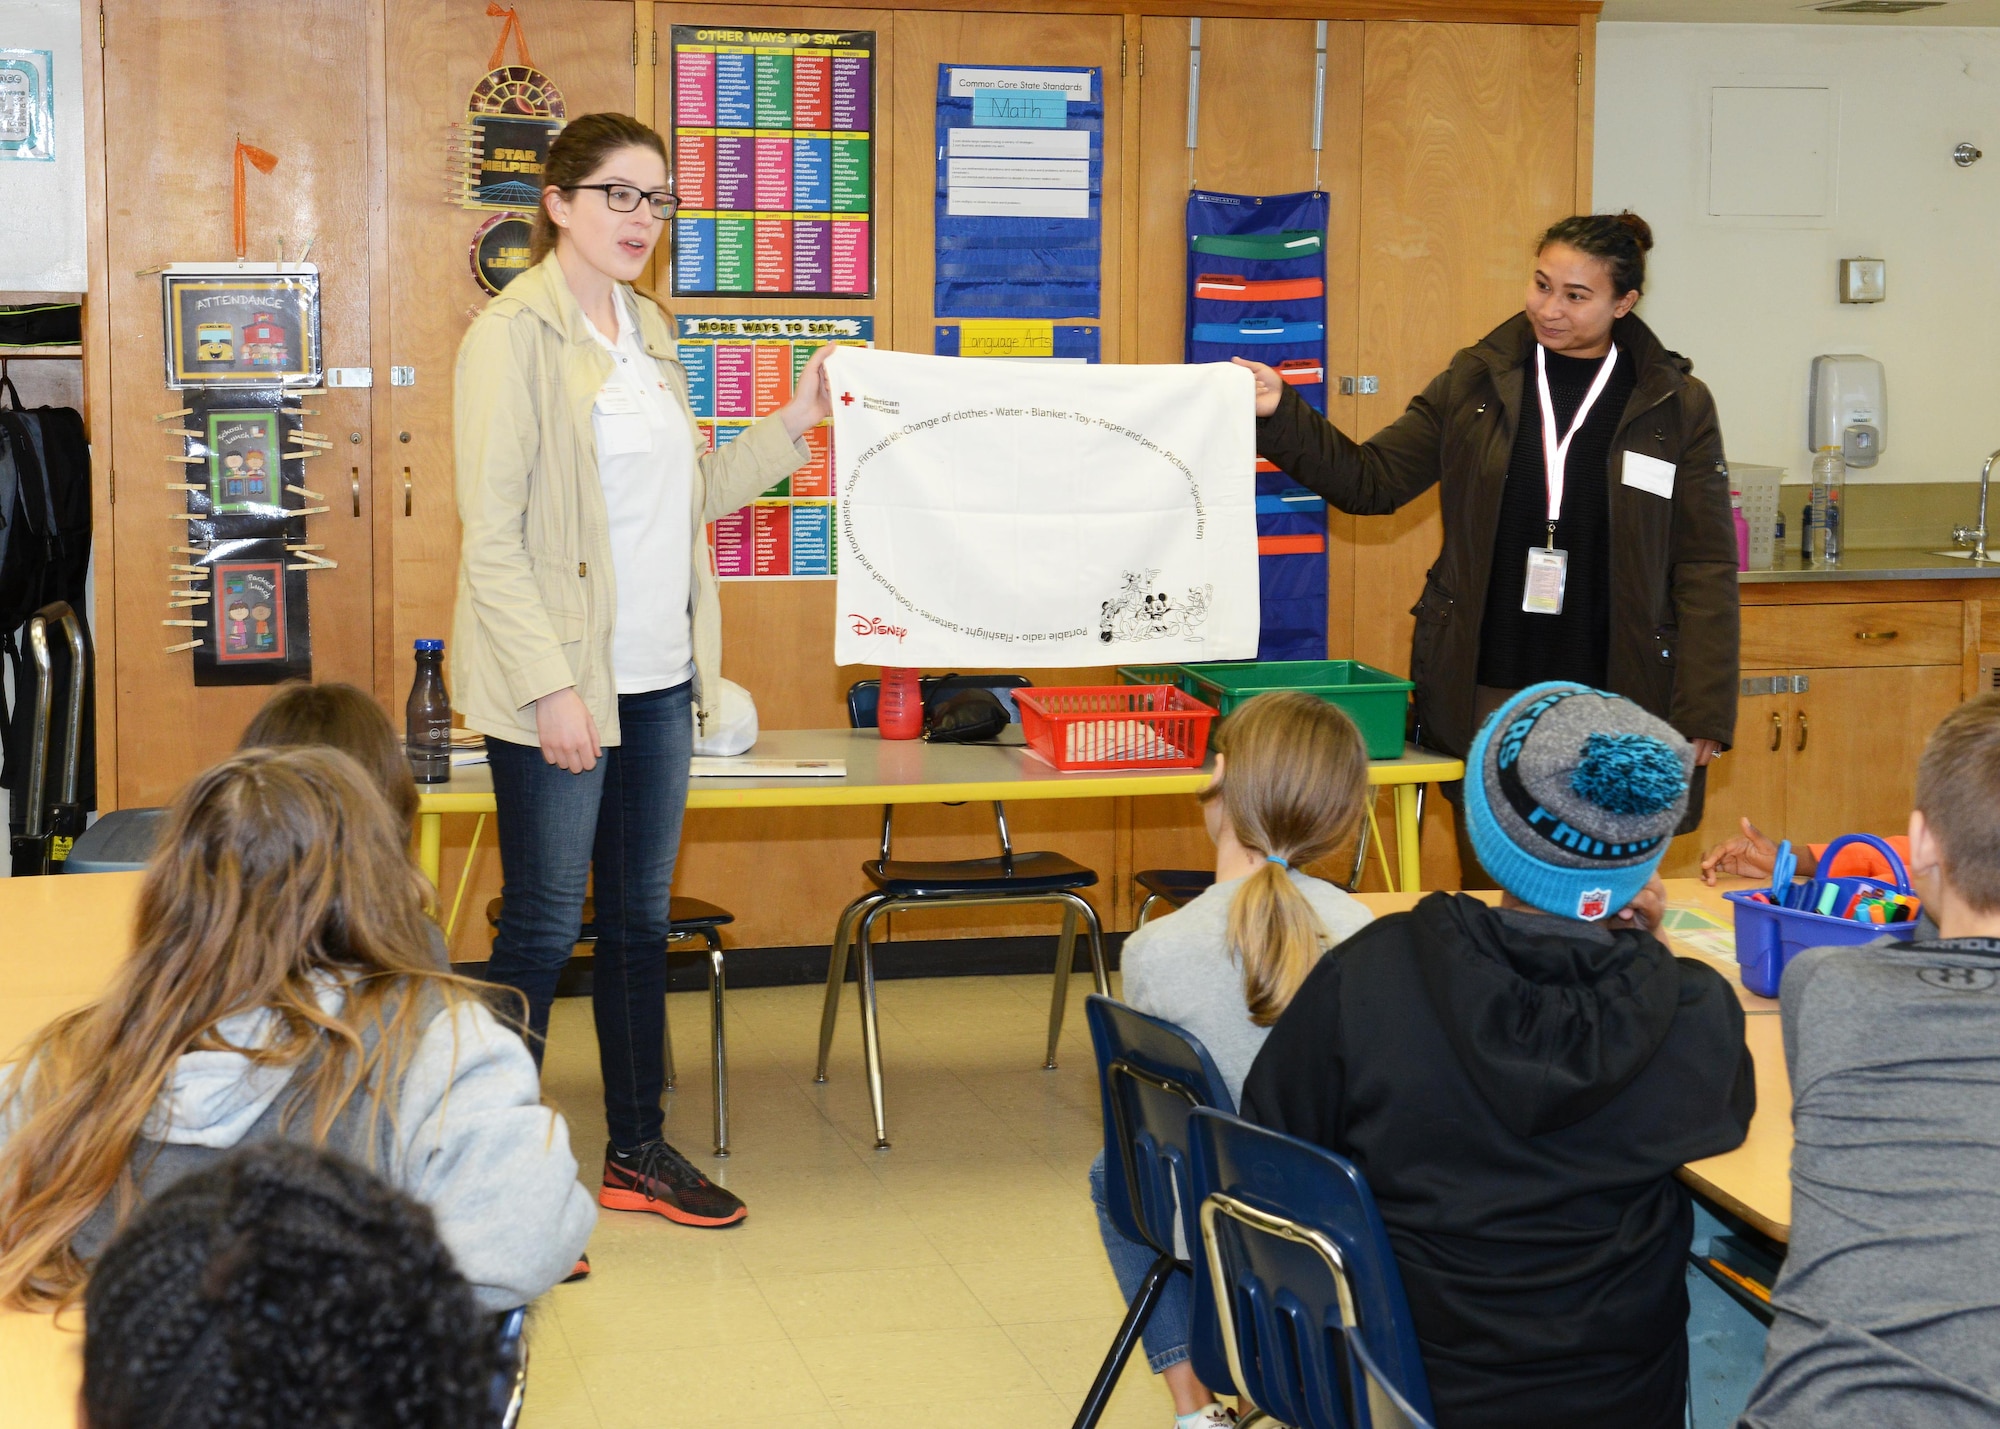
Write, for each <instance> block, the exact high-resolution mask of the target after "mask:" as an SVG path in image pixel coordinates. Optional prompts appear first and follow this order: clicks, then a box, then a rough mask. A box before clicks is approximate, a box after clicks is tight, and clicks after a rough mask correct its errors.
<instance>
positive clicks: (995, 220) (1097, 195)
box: [933, 64, 1104, 318]
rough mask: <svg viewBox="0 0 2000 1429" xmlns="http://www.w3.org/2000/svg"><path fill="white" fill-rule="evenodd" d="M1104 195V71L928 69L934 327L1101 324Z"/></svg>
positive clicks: (1016, 67) (1020, 67)
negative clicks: (1056, 321)
mask: <svg viewBox="0 0 2000 1429" xmlns="http://www.w3.org/2000/svg"><path fill="white" fill-rule="evenodd" d="M1103 192H1104V76H1103V72H1102V71H1100V70H1098V69H1096V68H1087V69H1070V68H1062V67H1057V66H1049V65H1011V66H1007V67H1004V68H1003V67H998V66H977V65H953V64H944V65H939V66H938V97H937V194H936V222H937V275H936V282H937V291H936V298H935V302H934V304H933V308H934V311H935V312H936V314H937V316H938V317H940V318H1066V317H1068V318H1094V317H1097V316H1099V315H1100V314H1099V268H1100V252H1101V248H1102V242H1103V240H1102V228H1103V212H1102V208H1103Z"/></svg>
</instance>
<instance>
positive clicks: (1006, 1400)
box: [522, 975, 1173, 1429]
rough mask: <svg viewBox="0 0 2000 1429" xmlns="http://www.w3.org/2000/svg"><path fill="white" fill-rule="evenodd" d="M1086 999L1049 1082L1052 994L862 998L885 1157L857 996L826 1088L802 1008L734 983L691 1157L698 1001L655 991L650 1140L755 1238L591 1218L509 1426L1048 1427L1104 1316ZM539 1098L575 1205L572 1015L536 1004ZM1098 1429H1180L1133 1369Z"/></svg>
mask: <svg viewBox="0 0 2000 1429" xmlns="http://www.w3.org/2000/svg"><path fill="white" fill-rule="evenodd" d="M1089 985H1090V980H1089V977H1088V976H1087V975H1078V976H1076V977H1074V978H1072V979H1071V984H1070V986H1071V1001H1070V1007H1069V1012H1068V1014H1067V1017H1066V1021H1065V1024H1064V1028H1063V1041H1062V1052H1061V1056H1060V1058H1059V1060H1060V1062H1061V1067H1060V1069H1059V1070H1057V1071H1054V1072H1045V1071H1043V1070H1042V1069H1041V1060H1042V1050H1043V1044H1044V1040H1045V1038H1046V1036H1047V1018H1048V996H1049V984H1048V979H1047V978H1046V977H1019V978H1012V977H1009V978H997V977H982V978H940V979H922V980H909V981H896V982H887V983H883V984H881V986H880V1001H881V1010H882V1043H883V1061H884V1068H885V1081H886V1085H887V1100H888V1117H889V1139H890V1141H891V1142H892V1143H893V1145H892V1149H891V1150H888V1151H883V1152H878V1151H876V1150H875V1149H874V1148H873V1134H872V1131H871V1129H870V1124H869V1113H868V1094H867V1083H866V1081H865V1080H864V1078H863V1073H862V1065H861V1040H860V1026H859V1018H858V1016H857V1013H856V1005H855V1000H854V995H853V992H852V990H851V988H850V990H849V991H848V993H847V996H846V998H845V1000H844V1002H843V1005H842V1008H841V1025H840V1028H839V1030H838V1034H837V1036H836V1039H835V1044H834V1056H833V1061H832V1064H831V1067H830V1071H829V1080H828V1082H827V1083H826V1084H825V1085H817V1084H815V1083H814V1081H813V1079H812V1077H813V1062H814V1058H815V1055H816V1052H817V1049H818V1035H819V1010H820V998H821V989H819V988H816V987H784V988H749V989H744V990H741V991H733V992H731V993H730V994H729V999H728V1007H729V1011H728V1021H727V1030H728V1036H729V1041H730V1046H729V1060H730V1111H731V1123H730V1141H731V1146H732V1151H733V1154H732V1155H731V1156H730V1157H729V1158H728V1159H727V1160H723V1161H718V1160H716V1159H715V1158H714V1157H713V1156H710V1155H709V1154H708V1152H709V1150H710V1147H711V1145H712V1142H711V1139H710V1094H709V1073H708V1066H707V1049H708V1002H707V996H706V994H705V993H676V994H674V995H672V996H670V997H669V998H668V1004H669V1007H668V1012H669V1017H670V1019H671V1026H672V1030H673V1038H674V1048H675V1052H676V1056H677V1058H678V1061H679V1072H680V1081H679V1089H678V1090H677V1091H675V1092H674V1093H672V1094H671V1095H670V1096H669V1097H668V1099H667V1100H668V1107H667V1136H668V1139H669V1140H671V1141H672V1142H673V1143H674V1144H675V1145H676V1146H678V1147H679V1148H680V1149H681V1150H682V1151H683V1152H685V1153H687V1154H688V1155H689V1156H690V1157H692V1158H693V1159H694V1160H695V1162H696V1164H698V1165H700V1166H701V1167H702V1168H703V1169H704V1170H705V1171H706V1172H707V1173H708V1174H709V1175H710V1176H711V1177H713V1178H714V1179H715V1180H716V1181H718V1182H720V1183H722V1184H724V1185H727V1186H728V1187H729V1188H730V1189H731V1190H733V1191H735V1192H736V1193H737V1194H738V1195H740V1196H742V1197H743V1199H744V1200H745V1201H746V1202H747V1203H748V1204H749V1207H750V1215H749V1218H748V1219H747V1220H746V1221H744V1222H743V1223H742V1224H740V1225H738V1226H735V1227H732V1228H729V1229H725V1230H719V1231H718V1230H690V1229H686V1228H683V1227H680V1226H675V1225H670V1224H668V1223H667V1222H666V1221H664V1220H662V1219H660V1218H659V1217H657V1216H650V1215H635V1214H629V1213H620V1212H616V1211H605V1212H603V1213H602V1214H601V1216H600V1219H599V1221H598V1226H597V1231H596V1234H595V1235H594V1236H593V1238H592V1240H591V1244H590V1255H591V1261H592V1265H593V1274H592V1275H591V1277H590V1278H589V1279H588V1280H587V1281H584V1282H583V1283H581V1284H577V1285H565V1286H558V1287H557V1288H556V1289H555V1290H553V1291H551V1292H550V1293H549V1295H548V1296H546V1297H545V1298H544V1299H543V1301H542V1302H541V1303H540V1304H539V1305H538V1306H537V1307H536V1310H535V1312H534V1316H533V1319H532V1322H531V1328H530V1345H531V1361H530V1372H529V1379H528V1397H527V1405H526V1410H525V1413H524V1416H523V1421H522V1422H523V1424H524V1426H525V1429H581V1427H582V1426H596V1427H598V1429H641V1426H643V1429H660V1426H668V1427H669V1429H679V1426H692V1425H697V1424H703V1425H706V1424H716V1425H726V1426H731V1429H861V1426H875V1425H880V1424H886V1423H890V1422H895V1423H900V1424H912V1425H922V1426H925V1429H1066V1426H1067V1425H1069V1423H1070V1422H1071V1420H1072V1418H1073V1417H1074V1416H1075V1413H1076V1409H1077V1406H1078V1405H1079V1404H1080V1403H1081V1402H1082V1398H1083V1394H1084V1391H1085V1390H1086V1389H1087V1388H1088V1386H1089V1384H1090V1380H1091V1377H1092V1375H1093V1374H1094V1373H1095V1371H1096V1368H1097V1365H1098V1362H1099V1361H1100V1360H1101V1358H1102V1357H1103V1354H1104V1351H1105V1349H1106V1347H1107V1346H1108V1345H1109V1344H1110V1342H1111V1337H1112V1334H1113V1332H1114V1331H1115V1330H1116V1328H1117V1325H1118V1321H1119V1317H1120V1315H1121V1314H1122V1313H1123V1309H1124V1302H1123V1300H1122V1298H1121V1297H1120V1295H1119V1293H1118V1287H1117V1283H1116V1281H1114V1280H1113V1278H1112V1276H1111V1271H1110V1268H1109V1266H1108V1265H1107V1264H1106V1262H1105V1258H1104V1252H1103V1248H1102V1246H1101V1244H1100V1243H1099V1240H1098V1235H1097V1225H1096V1218H1095V1215H1094V1213H1093V1211H1092V1209H1091V1205H1090V1195H1089V1190H1088V1187H1087V1185H1086V1179H1085V1178H1086V1175H1087V1172H1088V1170H1089V1166H1090V1161H1091V1158H1092V1157H1093V1156H1094V1155H1095V1154H1096V1153H1097V1151H1098V1150H1099V1148H1100V1146H1101V1144H1102V1141H1101V1135H1102V1134H1101V1131H1100V1128H1099V1114H1098V1103H1097V1088H1096V1079H1095V1074H1094V1072H1093V1068H1092V1061H1091V1053H1090V1038H1089V1034H1088V1032H1087V1030H1086V1028H1085V1026H1084V1019H1083V997H1084V994H1085V993H1086V992H1087V991H1088V990H1089ZM1114 985H1115V980H1114ZM545 1091H546V1095H547V1096H548V1098H549V1100H550V1101H551V1102H553V1103H554V1104H555V1105H557V1106H558V1107H560V1108H561V1110H562V1111H563V1113H564V1115H565V1116H566V1117H567V1118H568V1120H569V1124H570V1128H571V1134H572V1137H573V1140H574V1144H575V1146H576V1149H577V1153H578V1159H579V1161H580V1162H581V1163H582V1172H581V1174H582V1175H583V1176H584V1178H585V1180H586V1181H587V1182H588V1183H589V1184H591V1185H593V1186H594V1185H595V1184H596V1179H597V1175H598V1172H599V1169H600V1166H601V1161H602V1154H603V1146H604V1120H603V1109H602V1098H601V1093H600V1089H599V1082H598V1073H597V1048H596V1041H595V1036H594V1033H593V1031H592V1025H591V1016H590V1004H589V1002H588V1001H587V1000H585V999H565V1000H562V1001H559V1002H558V1003H557V1004H556V1008H555V1013H554V1017H553V1019H552V1023H551V1029H550V1046H549V1054H548V1060H547V1069H546V1075H545ZM1103 1423H1104V1424H1105V1425H1106V1426H1107V1429H1168V1426H1171V1425H1172V1423H1173V1409H1172V1405H1171V1401H1170V1400H1169V1399H1168V1397H1167V1394H1166V1391H1165V1389H1164V1388H1163V1387H1162V1386H1161V1385H1160V1383H1159V1382H1158V1381H1157V1380H1156V1379H1155V1378H1154V1377H1153V1376H1152V1375H1151V1374H1150V1373H1149V1372H1148V1371H1147V1369H1146V1365H1145V1361H1144V1358H1143V1353H1142V1352H1135V1354H1134V1356H1133V1360H1132V1362H1131V1364H1130V1365H1128V1367H1127V1369H1126V1372H1125V1377H1124V1380H1123V1382H1122V1383H1121V1385H1120V1386H1119V1390H1118V1393H1117V1395H1116V1396H1115V1398H1114V1399H1113V1401H1112V1403H1111V1406H1110V1409H1109V1411H1108V1412H1107V1414H1106V1415H1105V1418H1104V1420H1103Z"/></svg>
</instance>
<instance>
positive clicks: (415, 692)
mask: <svg viewBox="0 0 2000 1429" xmlns="http://www.w3.org/2000/svg"><path fill="white" fill-rule="evenodd" d="M403 741H404V748H405V750H406V751H407V752H408V754H409V756H410V773H411V774H413V775H415V776H416V780H417V782H418V783H419V784H443V783H445V782H446V781H448V780H449V779H450V778H451V696H450V695H449V694H447V693H445V688H444V641H442V640H419V641H418V642H417V678H416V680H415V681H414V682H413V683H412V684H411V686H410V702H409V704H408V705H406V706H405V707H404V723H403Z"/></svg>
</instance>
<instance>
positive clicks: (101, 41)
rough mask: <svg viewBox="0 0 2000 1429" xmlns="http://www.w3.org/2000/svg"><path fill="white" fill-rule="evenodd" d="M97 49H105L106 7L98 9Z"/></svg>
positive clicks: (100, 6)
mask: <svg viewBox="0 0 2000 1429" xmlns="http://www.w3.org/2000/svg"><path fill="white" fill-rule="evenodd" d="M97 48H99V49H100V50H101V49H103V48H104V7H103V6H102V5H99V6H98V7H97Z"/></svg>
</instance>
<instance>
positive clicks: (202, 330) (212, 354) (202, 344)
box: [194, 323, 236, 362]
mask: <svg viewBox="0 0 2000 1429" xmlns="http://www.w3.org/2000/svg"><path fill="white" fill-rule="evenodd" d="M194 360H195V361H196V362H234V361H235V360H236V329H235V328H234V327H233V326H231V325H230V324H229V323H203V324H202V325H201V326H199V327H197V328H196V329H195V330H194Z"/></svg>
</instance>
